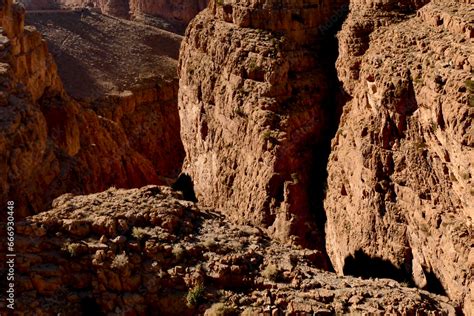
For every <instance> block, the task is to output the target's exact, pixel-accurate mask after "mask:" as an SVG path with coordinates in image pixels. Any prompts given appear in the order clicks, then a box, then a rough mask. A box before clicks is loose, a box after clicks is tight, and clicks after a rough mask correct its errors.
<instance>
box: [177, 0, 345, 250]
mask: <svg viewBox="0 0 474 316" xmlns="http://www.w3.org/2000/svg"><path fill="white" fill-rule="evenodd" d="M345 8H346V4H345V3H344V1H332V2H330V3H327V2H322V1H319V0H314V1H309V2H305V3H303V2H298V1H296V2H292V3H285V4H281V3H276V2H272V1H249V2H242V1H240V2H239V1H211V3H210V5H209V8H208V9H207V10H205V11H204V12H202V13H201V14H199V15H198V16H197V17H196V18H195V19H194V20H193V21H192V22H191V24H190V25H189V27H188V29H187V31H186V36H185V39H184V41H183V44H182V46H181V53H180V65H179V69H180V74H179V77H180V83H179V85H180V89H179V100H178V102H179V110H180V118H181V137H182V140H183V144H184V146H185V150H186V159H185V165H184V172H186V173H187V174H189V176H190V177H191V178H192V180H193V183H194V189H195V191H196V194H197V198H198V200H199V202H200V203H202V204H203V205H206V206H210V207H214V208H216V209H219V210H221V211H222V212H224V213H226V214H228V215H229V216H230V217H231V218H232V219H233V220H237V221H239V222H251V223H254V224H257V225H260V226H262V227H266V228H268V229H269V230H270V231H272V232H273V236H275V237H278V238H280V239H282V240H286V241H288V240H289V239H294V241H295V242H298V243H301V244H306V245H311V246H312V247H316V248H319V249H322V248H323V247H324V241H323V238H324V236H323V233H322V231H321V228H322V227H324V218H320V217H321V213H319V214H314V213H316V211H315V212H313V213H312V211H311V210H312V208H313V207H312V205H311V202H312V201H311V197H312V195H313V194H318V193H317V192H316V191H317V188H318V186H319V184H320V183H322V182H323V181H324V178H323V177H322V176H320V174H319V173H318V171H320V170H318V166H320V165H321V164H318V162H317V161H318V159H320V156H321V152H322V151H323V148H324V143H325V142H327V141H328V138H329V136H328V134H329V133H328V130H329V126H328V125H330V123H331V122H332V116H333V114H334V112H335V108H336V104H335V103H336V102H335V100H333V99H332V97H333V96H334V93H331V89H332V86H331V85H332V84H335V82H333V80H334V78H335V77H333V76H332V75H333V73H332V69H333V66H331V57H330V56H327V53H328V50H329V49H330V47H331V46H330V42H329V41H327V38H326V37H328V38H330V37H331V34H330V33H327V34H326V33H325V32H324V31H325V30H326V29H329V28H330V26H331V25H332V24H333V23H334V21H333V20H332V19H333V17H334V16H339V15H341V14H342V13H341V12H344V9H345ZM333 62H334V61H333ZM321 190H322V188H321ZM315 192H316V193H315ZM313 201H314V200H313ZM321 212H322V210H321ZM318 216H319V217H318ZM315 223H316V225H315ZM318 225H319V226H318Z"/></svg>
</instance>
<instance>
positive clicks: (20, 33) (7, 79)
mask: <svg viewBox="0 0 474 316" xmlns="http://www.w3.org/2000/svg"><path fill="white" fill-rule="evenodd" d="M1 22H2V33H3V35H2V37H1V38H2V44H1V52H2V54H1V56H2V60H1V62H2V64H1V70H2V74H1V79H2V81H1V84H2V86H1V93H2V99H1V100H2V101H1V106H0V111H1V116H0V120H1V121H0V123H1V124H0V188H1V190H0V201H1V203H2V204H5V203H6V201H7V200H14V201H16V203H17V205H18V208H17V216H18V217H22V216H24V215H26V214H31V213H36V212H38V211H41V210H44V209H45V208H46V207H47V206H48V203H50V202H51V200H52V199H53V198H54V197H56V196H58V195H60V194H62V193H65V192H76V193H81V192H96V191H102V190H105V189H107V188H108V187H110V186H111V185H116V186H119V187H136V186H142V185H145V184H150V183H154V184H158V183H164V180H162V179H160V177H159V176H166V177H170V176H173V174H174V175H176V173H177V172H178V171H179V166H180V164H181V158H180V156H179V155H178V156H171V157H172V158H171V162H164V161H160V159H161V158H162V157H165V156H166V159H167V161H169V159H170V155H169V153H168V152H166V151H160V152H159V153H157V151H159V149H158V148H157V147H148V148H146V149H143V148H142V146H145V145H146V144H144V142H145V143H146V142H150V141H151V140H150V139H152V138H154V137H155V138H161V137H169V136H170V132H169V131H168V129H171V130H173V129H174V130H175V131H176V133H174V136H173V135H172V137H174V138H171V139H177V140H178V143H177V144H176V145H174V146H175V147H176V148H179V146H180V142H179V138H178V136H177V135H179V125H171V124H173V122H174V123H176V124H178V123H179V121H178V118H177V111H176V106H175V107H174V108H172V107H170V108H168V109H169V111H168V110H166V109H167V108H164V110H163V111H164V113H163V114H164V116H165V117H166V120H167V122H166V124H163V125H161V126H160V127H156V126H155V127H153V128H152V132H153V133H156V134H155V135H152V136H146V137H144V136H143V134H144V133H146V131H145V130H146V128H147V126H152V125H153V124H159V123H160V122H163V120H161V121H160V120H159V119H157V120H156V122H150V120H152V119H153V118H157V116H159V115H160V114H159V112H158V113H154V114H153V115H150V114H147V110H146V105H147V104H148V103H147V102H138V101H137V100H145V101H147V100H148V101H154V98H155V97H154V96H153V94H152V95H147V93H146V92H143V91H142V92H140V93H138V95H134V98H132V97H130V96H129V98H130V100H128V99H127V98H121V99H120V102H118V104H119V106H117V107H115V108H114V110H115V112H113V113H112V114H113V118H116V119H117V120H116V121H114V120H113V119H112V118H109V117H105V114H103V116H102V115H98V114H97V113H96V112H94V111H92V110H91V109H85V108H83V107H82V106H81V105H80V104H78V103H77V102H76V101H74V100H72V99H71V98H70V97H69V96H68V95H67V94H66V92H65V91H64V89H63V86H62V83H61V80H60V79H59V77H58V75H57V71H56V65H55V63H54V61H53V60H52V58H51V56H50V55H49V53H48V50H47V45H46V43H45V41H44V40H42V39H41V36H40V34H39V33H38V32H36V31H35V30H34V28H31V27H24V10H23V9H22V7H20V6H18V5H16V4H12V2H11V1H4V2H3V4H2V11H1ZM165 90H166V89H165ZM149 94H150V93H149ZM169 94H171V95H173V94H176V89H174V90H173V88H171V92H170V93H169ZM138 104H139V105H138ZM165 105H166V104H165ZM104 112H106V111H105V109H104ZM173 113H174V120H173ZM112 114H110V116H112ZM127 114H130V115H128V116H127ZM161 119H162V118H161ZM141 123H142V124H143V125H140V124H141ZM167 124H169V125H167ZM131 126H134V128H131ZM136 126H138V128H137V127H136ZM127 128H131V129H130V130H127ZM129 132H130V134H128V133H129ZM166 148H169V147H166ZM166 148H165V149H166ZM148 155H150V156H148ZM181 157H182V156H181ZM161 167H163V168H165V169H163V170H161V171H160V168H161ZM4 215H5V214H4V213H2V215H1V216H2V218H3V217H4Z"/></svg>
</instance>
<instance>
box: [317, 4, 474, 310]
mask: <svg viewBox="0 0 474 316" xmlns="http://www.w3.org/2000/svg"><path fill="white" fill-rule="evenodd" d="M397 3H399V2H397ZM391 4H392V3H391V2H389V3H385V4H384V5H383V6H377V5H375V6H368V5H367V4H365V3H364V4H362V3H359V2H358V1H354V2H353V3H351V6H352V9H351V14H350V15H349V16H348V18H347V20H346V22H345V23H344V26H343V29H342V31H341V32H340V33H339V35H338V36H339V39H340V56H339V59H338V62H337V65H338V72H339V75H340V79H341V81H343V83H344V88H345V89H346V91H348V93H349V94H350V95H351V97H352V100H351V101H350V102H349V103H347V104H346V105H345V107H344V114H343V116H342V119H341V124H340V126H339V130H338V133H337V136H336V137H335V139H334V140H333V143H332V153H331V156H330V161H329V165H328V174H329V176H328V191H327V196H326V199H325V203H324V204H325V209H326V213H327V217H328V221H327V225H326V247H327V250H328V254H329V256H330V258H331V261H332V263H333V265H334V268H335V269H336V271H337V272H339V273H355V274H360V273H361V271H360V270H362V269H366V266H367V265H369V264H372V265H373V267H374V269H375V268H376V267H378V268H380V269H384V270H385V275H386V276H391V277H394V278H407V279H413V280H414V282H415V283H416V284H417V285H418V286H419V287H426V288H428V289H431V290H434V291H436V290H438V291H445V293H447V294H448V295H449V296H450V297H452V298H453V299H455V300H456V302H457V303H458V304H459V305H460V306H464V310H465V311H466V312H467V313H468V314H469V313H470V312H471V311H472V310H473V289H472V278H473V275H472V271H473V270H472V269H473V266H472V264H473V258H474V257H473V255H474V253H473V248H472V245H473V244H472V240H473V235H472V231H473V230H472V218H473V215H474V195H473V194H474V193H473V189H472V188H473V174H474V165H473V164H474V161H473V157H474V152H473V145H474V131H473V124H472V118H473V116H474V111H473V110H474V108H473V106H474V103H473V101H472V100H473V96H472V92H473V91H472V86H471V88H469V87H468V86H469V82H471V83H472V80H473V78H472V71H473V69H474V59H473V58H472V56H474V51H473V47H474V45H473V33H472V30H473V25H472V20H473V18H474V16H473V13H472V6H470V5H467V4H466V5H464V4H462V3H454V1H452V2H450V1H433V2H431V3H430V4H428V5H426V6H424V7H423V8H421V9H419V11H418V12H417V15H416V16H407V15H405V14H404V12H414V11H412V10H411V9H415V8H418V7H419V6H418V4H417V3H412V2H406V5H404V6H403V9H401V8H399V7H394V6H393V5H395V2H394V3H393V5H391ZM386 5H389V6H388V7H387V6H386ZM376 21H377V22H376ZM395 22H396V23H395ZM389 269H390V270H391V271H392V272H391V273H390V272H388V271H389ZM357 270H359V271H357ZM378 272H379V273H382V274H383V273H384V272H382V271H378ZM387 274H388V275H387Z"/></svg>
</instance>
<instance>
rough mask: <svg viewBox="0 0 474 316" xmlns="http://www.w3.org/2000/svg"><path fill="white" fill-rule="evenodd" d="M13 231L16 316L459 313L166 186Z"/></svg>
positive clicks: (69, 203) (57, 205)
mask: <svg viewBox="0 0 474 316" xmlns="http://www.w3.org/2000/svg"><path fill="white" fill-rule="evenodd" d="M16 230H17V237H16V240H17V242H16V250H17V253H18V255H17V257H16V269H17V270H16V271H17V274H16V293H17V296H16V312H18V313H22V312H26V313H27V314H35V315H57V314H58V313H61V314H65V315H80V314H81V313H82V315H98V314H99V312H103V313H104V314H107V315H203V314H204V313H205V315H236V314H240V313H243V314H242V315H260V314H261V313H263V312H265V311H266V312H265V313H268V312H271V313H272V314H273V315H283V314H285V315H307V314H313V313H316V314H323V313H324V314H341V313H357V314H358V313H363V314H365V313H370V314H384V313H391V314H414V313H418V314H434V315H436V314H443V315H455V310H454V307H453V306H452V305H451V303H450V302H449V300H448V299H447V298H446V297H443V296H439V295H433V294H430V293H428V292H425V291H421V290H418V289H414V288H407V287H404V286H401V285H400V284H399V283H397V282H395V281H392V280H387V279H381V280H361V279H357V278H353V277H337V276H336V275H335V274H334V273H328V272H325V271H321V270H319V269H318V268H319V267H320V265H321V262H322V261H321V254H320V253H319V252H318V251H314V250H313V251H311V250H302V249H298V248H294V247H290V246H288V245H286V246H285V245H282V244H280V243H278V242H275V241H272V240H270V239H269V237H268V236H267V235H266V234H265V233H263V232H262V231H261V230H259V229H258V228H255V227H251V226H241V225H239V226H236V225H234V224H230V223H229V221H228V220H226V219H225V218H224V217H223V216H222V215H221V214H218V213H215V212H211V211H200V210H198V209H197V208H196V207H195V205H193V203H191V202H187V201H183V200H180V196H179V194H177V193H176V192H173V191H171V190H170V189H169V188H166V187H156V186H148V187H144V188H141V189H133V190H116V189H109V190H107V191H105V192H102V193H98V194H93V195H89V196H72V195H70V194H68V195H64V196H61V197H59V198H58V199H56V200H55V201H54V203H53V208H52V209H51V210H50V211H48V212H44V213H41V214H38V215H36V216H33V217H29V218H27V219H26V220H25V221H22V222H18V223H17V228H16ZM3 245H4V244H1V246H0V247H2V246H3ZM0 250H1V248H0ZM2 264H3V262H2ZM198 289H201V291H198ZM242 289H245V291H242ZM189 293H191V294H189ZM192 293H194V295H192ZM193 298H194V299H195V300H194V301H193V300H192V299H193ZM216 302H224V303H221V304H220V307H219V305H213V303H216ZM187 303H188V304H187ZM190 303H191V304H190ZM1 304H3V301H2V303H1ZM212 305H213V306H212ZM223 305H224V306H223ZM4 308H5V307H4V306H1V305H0V311H1V312H3V311H4ZM207 309H209V310H207ZM221 309H224V310H227V313H226V314H223V313H222V312H221V313H218V311H219V310H221ZM206 310H207V311H206Z"/></svg>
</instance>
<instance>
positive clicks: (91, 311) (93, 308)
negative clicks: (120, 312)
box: [81, 297, 105, 316]
mask: <svg viewBox="0 0 474 316" xmlns="http://www.w3.org/2000/svg"><path fill="white" fill-rule="evenodd" d="M81 315H83V316H104V315H105V314H104V313H103V312H102V311H101V310H100V306H99V304H97V302H96V301H95V299H93V298H92V297H86V298H83V299H82V300H81Z"/></svg>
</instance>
